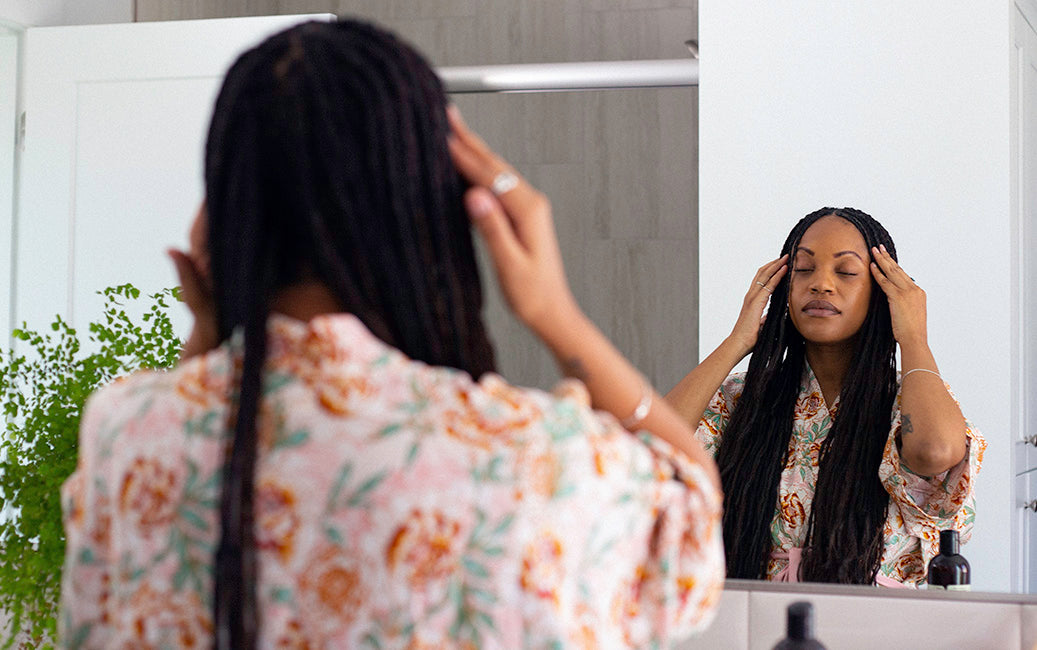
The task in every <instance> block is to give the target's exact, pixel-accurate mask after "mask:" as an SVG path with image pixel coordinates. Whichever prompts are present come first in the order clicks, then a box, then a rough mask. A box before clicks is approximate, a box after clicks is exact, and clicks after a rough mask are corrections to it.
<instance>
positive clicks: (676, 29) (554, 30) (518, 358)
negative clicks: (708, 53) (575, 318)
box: [137, 0, 734, 392]
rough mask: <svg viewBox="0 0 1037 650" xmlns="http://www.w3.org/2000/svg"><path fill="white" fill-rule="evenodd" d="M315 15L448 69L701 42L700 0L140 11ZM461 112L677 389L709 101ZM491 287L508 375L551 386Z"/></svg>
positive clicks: (151, 7)
mask: <svg viewBox="0 0 1037 650" xmlns="http://www.w3.org/2000/svg"><path fill="white" fill-rule="evenodd" d="M312 12H330V13H337V14H339V15H353V16H359V17H364V18H368V19H371V20H374V21H377V22H379V23H382V24H383V25H386V26H387V27H389V28H391V29H393V30H395V31H396V32H398V33H400V34H401V35H403V36H404V37H405V38H407V39H408V40H410V41H411V42H412V43H414V44H415V45H416V46H417V47H418V48H419V49H421V50H422V51H423V52H425V53H426V55H427V56H428V57H429V59H430V60H431V61H432V62H433V63H434V64H435V65H444V66H445V65H480V64H493V63H537V62H558V61H591V60H621V59H657V58H683V57H685V56H687V50H686V48H685V46H684V41H685V40H687V39H689V38H696V37H697V32H698V25H697V15H698V7H697V0H420V1H419V0H137V19H138V20H141V21H150V20H182V19H194V18H218V17H229V16H247V15H265V14H293V13H312ZM455 101H456V102H457V104H458V105H459V106H460V108H461V109H462V111H463V112H464V114H465V117H466V119H467V120H468V122H469V123H470V124H471V125H472V126H473V127H474V128H476V129H477V130H478V131H479V132H480V133H481V134H482V135H483V136H484V137H485V138H486V140H487V141H488V142H489V143H490V144H491V145H492V146H494V147H495V148H497V149H498V150H499V151H500V152H501V153H502V154H503V155H505V156H506V157H507V158H508V159H509V160H510V161H511V162H512V163H513V164H515V166H516V167H517V168H518V169H519V170H520V171H521V172H522V173H523V174H525V175H526V176H527V177H529V178H530V179H531V180H532V181H533V182H534V183H535V184H537V185H538V186H539V187H540V188H541V189H543V190H544V191H545V192H546V193H547V194H548V195H549V196H550V197H551V199H552V202H553V205H554V208H555V218H556V222H557V227H558V234H559V239H560V242H561V246H562V250H563V255H564V257H565V262H566V266H567V269H568V273H569V278H570V282H571V283H572V285H573V290H574V292H575V294H576V296H577V298H578V299H579V300H580V303H581V304H582V305H583V307H584V309H585V310H586V312H587V313H588V315H590V317H591V318H593V319H594V321H595V322H596V323H597V324H598V325H599V326H600V327H601V328H602V329H603V330H604V331H605V333H606V334H607V335H608V336H609V337H610V338H611V339H612V340H613V341H614V342H615V343H616V345H617V346H618V347H619V348H620V349H621V350H622V351H623V352H624V353H625V354H626V355H627V356H628V357H629V358H630V359H631V361H632V362H633V363H634V364H635V365H636V366H638V367H639V368H640V369H641V370H642V371H643V372H645V374H646V375H647V376H648V377H649V379H650V380H651V381H653V383H655V385H656V386H657V387H658V388H659V389H660V390H661V391H664V392H665V391H667V390H669V388H671V387H672V386H673V385H674V384H675V383H676V382H677V381H678V380H679V379H680V378H681V377H682V376H683V375H684V373H685V372H687V371H688V370H689V369H690V368H691V367H692V365H693V364H694V363H695V361H696V359H697V345H696V341H697V338H698V304H697V303H698V299H697V296H698V281H697V268H698V241H697V233H698V135H697V132H698V115H697V106H698V95H697V89H645V90H612V91H596V92H580V93H540V94H509V95H464V96H457V97H456V98H455ZM484 268H486V269H487V271H489V270H490V269H489V267H488V266H487V265H485V264H484ZM484 283H485V284H486V285H487V286H488V288H489V291H488V294H489V296H488V303H489V305H488V309H487V319H488V322H489V324H490V328H491V331H492V333H493V336H494V341H495V343H496V345H497V350H498V363H499V366H500V370H501V373H502V374H503V375H504V376H505V377H507V378H508V379H509V380H511V381H513V382H516V383H519V384H523V385H533V386H540V387H545V388H547V387H550V386H551V385H552V384H553V383H554V381H555V380H556V379H557V377H558V373H557V370H556V369H555V367H554V362H553V360H552V359H551V358H550V355H548V354H547V353H546V352H545V351H544V350H543V349H542V348H540V346H539V345H537V344H536V342H535V341H534V340H533V338H532V337H531V336H530V335H529V334H528V333H527V332H525V331H524V330H523V328H522V327H521V326H519V325H518V324H517V323H516V322H515V321H514V320H513V319H512V318H511V317H510V315H508V314H507V312H506V310H505V308H504V307H503V304H502V301H501V299H500V296H498V295H496V284H495V281H494V279H493V277H492V274H491V273H489V272H487V273H485V274H484ZM733 316H734V315H732V317H733Z"/></svg>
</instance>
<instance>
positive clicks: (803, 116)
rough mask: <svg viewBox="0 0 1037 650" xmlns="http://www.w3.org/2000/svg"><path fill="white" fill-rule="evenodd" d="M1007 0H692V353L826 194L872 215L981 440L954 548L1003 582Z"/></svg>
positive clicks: (993, 582) (725, 321) (979, 579)
mask: <svg viewBox="0 0 1037 650" xmlns="http://www.w3.org/2000/svg"><path fill="white" fill-rule="evenodd" d="M1009 8H1010V5H1009V1H1008V0H1002V1H1000V2H997V1H994V2H983V3H942V4H940V5H932V4H929V3H924V4H923V3H905V2H900V1H898V0H872V1H871V2H856V3H829V2H823V1H820V0H818V1H810V0H792V1H789V2H781V3H760V2H748V1H747V0H734V1H732V0H702V1H701V2H700V3H699V41H700V47H701V53H702V61H701V82H700V87H699V88H700V94H699V102H700V104H699V120H700V121H699V137H700V151H699V184H700V213H699V214H700V225H699V237H700V242H701V253H700V258H699V259H700V276H699V277H700V282H699V287H700V288H699V299H700V305H701V324H700V330H699V331H700V338H699V350H700V354H701V355H702V356H705V355H706V354H708V353H709V351H711V350H712V349H713V348H714V347H715V346H716V345H717V344H718V343H719V342H720V341H721V340H722V338H723V337H724V336H725V335H726V334H727V333H728V332H729V331H730V328H731V326H732V325H733V324H734V320H735V317H736V315H737V314H738V310H739V307H740V305H741V300H742V297H743V295H744V292H745V291H746V289H747V288H748V287H749V285H750V284H751V278H752V276H753V273H754V272H755V270H756V269H757V268H758V267H759V266H760V265H761V264H763V263H764V262H765V261H768V260H770V259H773V258H775V257H777V255H778V253H779V250H780V247H781V244H782V242H783V241H784V238H785V236H786V235H787V234H788V231H789V230H790V229H791V227H792V226H793V225H794V224H795V222H796V221H797V220H798V219H799V218H800V217H802V216H803V215H805V214H807V213H808V212H811V211H813V210H815V209H817V208H820V207H823V206H840V207H841V206H854V207H857V208H860V209H862V210H864V211H866V212H868V213H870V214H871V215H873V216H875V217H876V218H877V219H878V220H879V221H881V222H882V223H883V224H884V225H885V226H886V227H887V229H888V230H889V231H890V233H891V235H892V236H893V238H894V241H896V243H897V247H898V250H899V253H900V260H901V263H902V265H903V266H904V268H905V269H906V270H907V271H908V272H909V273H910V274H912V275H913V277H914V278H915V279H916V281H917V282H918V283H919V284H920V285H921V286H922V287H923V288H924V289H925V290H926V291H927V293H928V313H929V334H930V345H931V347H932V349H933V351H934V353H935V355H936V359H937V361H938V363H939V365H940V368H941V371H942V372H943V375H944V377H945V378H946V379H947V380H948V382H949V383H950V384H951V386H952V387H954V389H955V391H956V393H957V396H958V398H959V400H960V401H961V404H962V409H963V411H964V412H965V414H966V415H967V416H968V417H970V418H971V419H972V420H973V422H974V423H975V424H976V425H977V426H978V428H979V429H980V430H981V431H982V432H983V433H984V434H985V436H986V438H987V440H988V442H989V447H988V450H987V455H986V459H985V463H984V467H983V471H982V473H981V475H980V477H979V481H978V484H977V494H978V506H977V508H978V517H977V526H976V530H975V534H974V535H973V538H972V541H971V542H970V543H969V544H968V545H967V546H966V547H965V549H964V553H965V555H966V557H968V558H969V561H970V562H971V563H972V567H973V572H974V578H973V585H974V587H975V588H976V589H980V590H997V591H1002V590H1007V589H1009V586H1010V579H1009V558H1008V555H1009V554H1008V553H1007V550H1006V549H1007V547H1008V539H1009V531H1010V517H1011V516H1012V513H1011V503H1010V489H1011V487H1010V485H1011V468H1010V443H1011V441H1012V440H1013V439H1014V438H1013V437H1012V432H1011V430H1010V425H1011V418H1010V413H1009V407H1008V404H1007V402H1006V401H1007V398H1008V396H1009V395H1010V389H1011V384H1010V375H1011V359H1012V356H1011V355H1012V352H1013V351H1012V349H1011V344H1010V332H1011V327H1010V325H1011V323H1010V314H1011V313H1012V307H1013V305H1012V296H1011V292H1010V287H1011V286H1012V282H1011V273H1012V268H1011V266H1012V265H1011V239H1010V236H1011V235H1010V204H1009V180H1010V153H1009V141H1008V134H1009V108H1008V107H1009V90H1010V78H1009V72H1008V71H1009V59H1008V51H1009V50H1008V48H1009V34H1010V31H1009Z"/></svg>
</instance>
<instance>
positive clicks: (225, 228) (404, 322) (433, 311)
mask: <svg viewBox="0 0 1037 650" xmlns="http://www.w3.org/2000/svg"><path fill="white" fill-rule="evenodd" d="M445 106H446V99H445V95H444V93H443V89H442V86H441V84H440V82H439V80H438V78H437V77H436V76H435V73H434V72H433V71H432V69H431V68H430V67H429V66H428V64H427V63H426V62H425V61H424V60H423V59H422V58H421V57H420V56H419V55H418V54H417V53H416V52H414V51H413V50H412V49H410V48H409V47H408V46H407V45H405V44H403V43H402V42H400V41H399V40H398V39H396V38H395V37H394V36H392V35H390V34H388V33H386V32H383V31H381V30H379V29H378V28H375V27H373V26H371V25H367V24H364V23H359V22H354V21H340V22H338V23H308V24H305V25H301V26H298V27H295V28H292V29H290V30H287V31H285V32H282V33H280V34H277V35H275V36H273V37H271V38H269V39H268V40H267V41H265V42H264V43H262V44H261V45H259V46H258V47H256V48H254V49H253V50H250V51H249V52H246V53H245V54H243V55H242V56H241V57H240V58H239V60H238V61H237V62H236V63H235V64H234V66H233V67H232V68H231V70H230V71H229V72H228V75H227V79H226V81H225V82H224V85H223V88H222V89H221V91H220V95H219V97H218V99H217V103H216V108H215V111H214V115H213V121H212V125H211V127H210V132H209V139H208V143H207V146H206V188H207V203H208V211H209V247H210V251H211V256H212V280H213V290H214V297H215V301H216V309H217V320H218V327H219V333H220V337H221V339H222V340H227V339H229V338H230V337H231V336H232V334H233V332H235V331H236V330H243V351H242V360H241V369H240V372H239V374H238V378H237V381H236V382H235V383H236V386H235V387H234V391H233V394H232V400H231V404H232V406H231V409H230V421H229V423H228V427H229V428H230V429H231V430H232V431H233V437H232V439H231V440H230V445H229V452H228V456H227V459H226V462H225V466H224V471H223V483H222V488H221V495H220V541H219V546H218V549H217V553H216V558H215V563H216V566H215V576H214V598H213V612H214V620H215V623H216V643H217V647H219V648H235V649H237V648H252V647H255V645H256V642H257V639H258V630H259V626H260V620H259V612H258V610H257V605H256V602H257V601H256V580H257V558H256V545H255V539H254V530H253V519H254V512H253V484H254V475H255V466H256V462H257V440H256V438H257V436H256V431H257V421H258V417H259V413H260V406H261V399H262V377H263V365H264V363H265V359H266V323H267V319H268V314H269V309H270V307H269V305H270V301H271V299H272V298H273V297H274V296H275V295H276V294H277V293H278V292H279V291H280V290H282V289H284V288H286V287H290V286H291V285H293V284H296V283H298V282H300V281H303V280H316V281H319V282H320V283H322V284H324V285H325V286H327V287H328V288H329V289H330V290H331V291H332V293H333V294H334V295H335V296H336V297H337V298H338V300H339V302H340V303H341V305H342V308H343V310H344V311H347V312H350V313H352V314H354V315H356V316H357V317H358V318H359V319H360V320H361V321H362V322H363V323H364V324H365V325H366V326H367V327H368V329H370V330H371V332H372V333H373V334H374V335H375V336H377V337H379V338H381V339H382V340H383V341H385V342H386V343H388V344H390V345H393V346H395V347H397V348H399V349H400V350H401V351H402V352H403V353H404V354H406V355H407V356H409V357H411V358H413V359H417V360H421V361H424V362H426V363H429V364H432V365H445V366H452V367H455V368H458V369H460V370H464V371H467V372H468V373H470V374H471V375H473V376H476V377H477V376H479V375H481V374H483V373H484V372H487V371H490V370H492V369H493V353H492V348H491V346H490V343H489V339H488V337H487V335H486V331H485V327H484V326H483V322H482V318H481V314H480V312H481V308H482V293H481V286H480V281H479V274H478V268H477V265H476V261H475V254H474V246H473V244H472V235H471V231H470V229H469V226H468V221H467V217H466V215H465V212H464V209H463V204H462V200H461V193H462V191H463V189H464V186H463V184H462V182H461V180H460V177H459V176H458V174H457V172H456V170H455V169H454V167H453V163H452V162H451V159H450V156H449V151H448V149H447V145H446V135H447V122H446V117H445Z"/></svg>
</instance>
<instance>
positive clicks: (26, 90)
mask: <svg viewBox="0 0 1037 650" xmlns="http://www.w3.org/2000/svg"><path fill="white" fill-rule="evenodd" d="M308 18H320V19H324V20H327V19H330V18H331V16H330V15H327V14H323V15H320V16H309V17H302V16H270V17H259V18H232V19H222V20H198V21H181V22H166V23H129V24H120V25H95V26H77V27H40V28H30V29H28V30H26V32H25V34H24V36H23V38H24V57H23V66H22V70H21V77H22V88H23V93H22V98H23V100H22V110H23V111H24V114H25V124H26V128H25V137H24V142H23V143H22V152H21V159H20V167H19V198H18V210H17V215H16V226H15V233H16V237H15V245H14V254H15V263H14V268H15V269H16V274H15V278H14V283H13V306H12V307H13V320H14V322H16V323H20V322H21V321H27V322H29V323H30V325H31V326H33V327H36V328H39V327H43V326H45V325H46V324H47V323H49V322H50V321H51V320H52V319H53V318H54V315H55V314H59V313H60V314H62V316H63V317H66V318H67V319H69V320H70V322H71V323H72V324H73V325H74V326H82V325H85V324H86V323H88V322H90V321H91V320H93V319H96V318H98V317H99V316H100V306H101V299H100V297H99V296H97V295H96V293H95V292H97V291H98V290H100V289H103V288H105V287H108V286H112V285H116V284H123V283H127V282H129V283H132V284H134V285H135V286H137V287H138V288H140V289H142V290H147V291H154V290H157V289H161V288H165V287H171V286H174V285H175V284H176V277H175V274H174V272H173V269H172V265H171V264H170V263H169V262H168V260H167V259H166V257H165V250H166V249H167V248H169V247H170V246H177V247H182V246H184V245H185V244H186V230H187V226H188V224H189V223H190V220H191V217H192V216H193V214H194V211H195V209H196V207H197V205H198V203H199V202H200V201H201V199H202V197H203V194H204V191H203V179H202V155H203V149H204V142H205V137H206V132H207V130H208V122H209V117H210V115H211V112H212V104H213V100H214V98H215V94H216V91H217V90H218V88H219V83H220V80H221V79H222V77H223V74H224V73H225V72H226V69H227V68H228V66H229V65H230V63H231V62H232V61H233V60H234V59H235V58H236V57H237V55H238V54H240V53H241V52H242V51H244V50H245V49H246V48H248V47H250V46H252V45H254V44H255V43H257V42H259V41H260V40H261V39H262V38H264V37H266V36H267V35H269V34H272V33H274V32H276V31H280V30H281V29H284V28H286V27H288V26H289V25H291V24H295V23H297V22H300V21H301V20H304V19H308ZM174 316H175V317H176V319H177V324H178V325H180V327H179V328H178V329H180V330H181V331H183V326H184V325H186V322H185V321H186V317H187V316H186V312H180V313H177V314H174Z"/></svg>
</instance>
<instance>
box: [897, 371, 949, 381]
mask: <svg viewBox="0 0 1037 650" xmlns="http://www.w3.org/2000/svg"><path fill="white" fill-rule="evenodd" d="M912 372H927V373H929V374H930V375H936V376H937V377H940V373H938V372H936V371H935V370H929V369H927V368H912V369H910V370H908V371H907V372H902V373H900V381H901V382H903V381H904V377H907V376H908V375H910V374H911V373H912ZM940 379H941V380H942V379H943V377H940Z"/></svg>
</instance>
